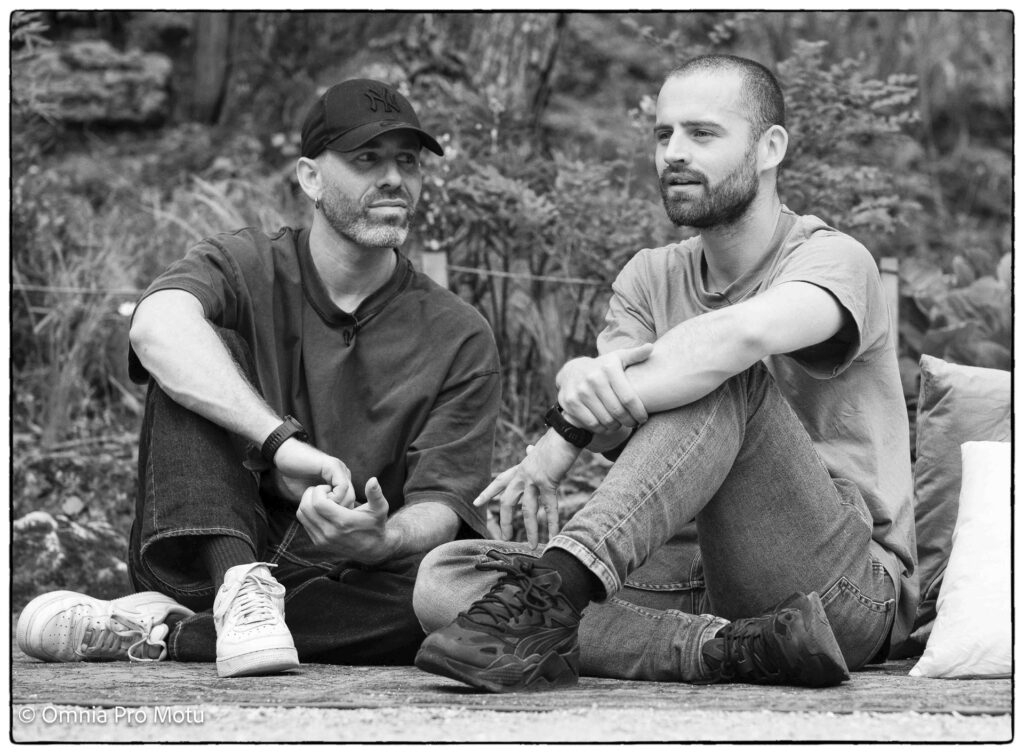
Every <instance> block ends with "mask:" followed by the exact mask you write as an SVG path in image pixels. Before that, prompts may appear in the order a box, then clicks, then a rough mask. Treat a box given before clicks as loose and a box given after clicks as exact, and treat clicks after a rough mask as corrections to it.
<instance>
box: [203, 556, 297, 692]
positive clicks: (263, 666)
mask: <svg viewBox="0 0 1024 754" xmlns="http://www.w3.org/2000/svg"><path fill="white" fill-rule="evenodd" d="M274 567H275V566H274V565H273V564H271V563H249V564H247V565H240V566H235V567H234V568H229V569H228V572H227V573H226V574H224V586H222V587H221V588H220V591H219V592H218V593H217V599H216V600H215V601H214V603H213V623H214V626H216V628H217V675H219V676H221V677H230V676H238V675H261V674H264V673H277V672H279V671H282V670H290V669H291V668H297V667H298V666H299V655H298V653H297V652H296V651H295V642H293V641H292V635H291V632H290V631H289V630H288V626H286V625H285V622H284V587H283V586H281V585H280V584H279V583H277V580H276V579H275V578H274V577H273V576H271V575H270V569H271V568H274Z"/></svg>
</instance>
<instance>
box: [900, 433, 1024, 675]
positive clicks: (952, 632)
mask: <svg viewBox="0 0 1024 754" xmlns="http://www.w3.org/2000/svg"><path fill="white" fill-rule="evenodd" d="M960 449H961V458H962V460H963V479H962V482H961V486H960V507H959V513H958V514H957V519H956V528H955V529H954V530H953V550H952V552H951V553H950V556H949V565H948V566H947V567H946V575H945V577H944V579H943V582H942V588H941V590H940V591H939V598H938V617H936V619H935V628H934V629H933V630H932V634H931V636H930V637H929V639H928V644H927V645H926V646H925V650H924V654H923V655H922V656H921V659H920V660H919V661H918V663H917V665H915V666H914V668H913V669H912V670H911V671H910V675H912V676H927V677H930V678H968V677H977V676H986V677H1004V676H1005V677H1009V675H1010V670H1011V659H1012V658H1011V654H1012V649H1013V627H1012V624H1011V619H1010V601H1011V599H1012V573H1011V570H1010V529H1011V517H1010V477H1011V464H1010V443H1008V442H965V443H964V444H963V445H961V446H960Z"/></svg>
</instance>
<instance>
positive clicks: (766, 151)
mask: <svg viewBox="0 0 1024 754" xmlns="http://www.w3.org/2000/svg"><path fill="white" fill-rule="evenodd" d="M760 142H761V144H760V149H759V150H758V151H759V152H760V158H761V170H772V169H773V168H777V167H778V166H779V165H780V164H781V163H782V160H783V159H784V158H785V156H786V149H788V148H789V133H788V132H787V131H786V129H785V128H783V127H782V126H769V127H768V129H767V130H766V131H765V132H764V133H763V134H761V139H760Z"/></svg>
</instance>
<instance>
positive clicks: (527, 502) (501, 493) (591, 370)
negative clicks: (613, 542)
mask: <svg viewBox="0 0 1024 754" xmlns="http://www.w3.org/2000/svg"><path fill="white" fill-rule="evenodd" d="M652 349H653V346H652V345H651V344H644V345H642V346H636V347H633V348H624V349H620V350H618V351H611V352H609V353H607V354H604V355H602V356H598V357H597V358H588V357H583V358H578V359H573V360H572V361H569V362H567V363H566V364H565V366H563V367H562V368H561V370H559V372H558V375H557V377H556V378H555V384H556V385H557V386H558V403H559V405H560V406H561V407H562V411H563V414H564V415H565V418H566V419H567V420H568V421H569V422H570V423H572V424H574V425H576V426H578V427H583V428H585V429H588V430H590V431H591V432H594V433H595V434H597V435H601V434H605V435H609V434H616V433H618V434H620V435H621V436H622V439H625V434H624V433H622V430H623V429H624V428H625V429H632V428H634V427H638V426H639V425H641V424H643V423H644V422H645V421H647V411H646V409H645V408H644V405H643V402H642V401H641V400H640V398H639V397H638V396H637V394H636V391H635V390H634V389H633V387H632V385H631V384H630V382H629V380H628V379H627V378H626V374H625V371H626V367H628V366H630V365H632V364H637V363H639V362H642V361H645V360H646V359H647V358H648V357H649V356H650V354H651V351H652ZM616 444H618V443H617V442H616V443H612V444H611V445H609V446H608V448H602V449H610V448H611V447H614V446H615V445H616ZM580 452H581V449H580V448H577V447H576V446H574V445H572V444H571V443H570V442H568V441H567V440H565V439H564V438H563V437H562V436H561V435H559V434H558V433H557V432H555V431H554V430H553V429H549V430H548V431H547V432H546V433H545V434H544V435H543V437H541V438H540V440H538V442H537V444H536V445H535V446H529V447H528V448H527V451H526V458H524V459H523V460H522V461H520V462H519V463H518V464H516V465H515V466H512V467H511V468H509V469H506V470H505V471H503V472H501V473H500V474H498V476H497V477H495V478H494V481H492V482H491V483H490V484H489V485H487V487H486V488H485V489H484V491H483V492H481V493H480V494H479V495H478V496H477V498H476V499H475V500H474V501H473V505H475V506H481V505H484V504H486V503H487V502H489V501H490V500H493V499H495V498H498V499H499V501H500V504H499V514H498V516H499V518H498V523H499V527H500V529H501V537H502V539H505V540H509V539H511V538H512V521H513V517H514V515H515V508H516V506H517V505H520V504H521V505H522V508H523V526H524V528H525V529H526V538H527V541H528V542H529V543H530V546H531V547H536V546H537V544H538V541H539V537H538V529H539V526H538V511H539V510H540V508H541V507H543V508H544V511H545V513H546V518H547V530H548V539H550V538H552V537H554V536H555V535H556V534H557V533H558V529H559V521H558V485H559V483H560V482H561V481H562V479H564V478H565V475H566V474H567V473H568V472H569V469H570V468H571V467H572V465H573V463H575V461H576V459H577V458H578V457H579V454H580Z"/></svg>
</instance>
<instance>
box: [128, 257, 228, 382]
mask: <svg viewBox="0 0 1024 754" xmlns="http://www.w3.org/2000/svg"><path fill="white" fill-rule="evenodd" d="M241 277H242V276H241V273H240V271H239V269H238V263H237V261H236V260H234V259H233V258H232V257H231V256H230V255H228V254H227V253H226V251H225V249H224V248H223V247H222V246H220V245H219V244H217V243H216V242H214V241H212V240H206V241H202V242H200V243H198V244H196V245H195V246H193V247H192V248H191V249H189V251H188V253H187V254H186V255H185V256H184V257H183V258H181V259H179V260H178V261H177V262H174V263H173V264H171V265H170V266H169V267H168V268H167V269H166V270H165V271H164V272H163V273H162V274H161V275H160V276H159V277H157V279H156V280H154V281H153V282H152V283H151V284H150V286H149V287H148V288H147V289H146V290H145V291H144V292H143V294H142V296H141V297H140V298H139V303H142V301H143V300H145V299H146V298H147V297H149V296H151V295H153V294H154V293H156V292H157V291H166V290H182V291H187V292H189V293H191V294H192V295H193V296H195V297H196V298H197V299H199V302H200V303H201V304H202V306H203V312H204V313H205V314H206V318H207V319H209V320H210V322H211V323H213V324H214V325H217V326H218V327H225V328H232V329H233V328H235V327H237V325H238V319H239V302H240V298H241V294H240V291H241V290H242V289H243V287H244V286H243V285H242V284H241ZM128 375H129V377H131V379H132V381H133V382H136V383H144V382H146V380H148V379H149V373H148V372H147V371H146V369H145V367H143V366H142V363H141V362H140V361H139V359H138V356H137V355H136V354H135V350H134V349H133V348H132V347H131V345H129V346H128Z"/></svg>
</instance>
